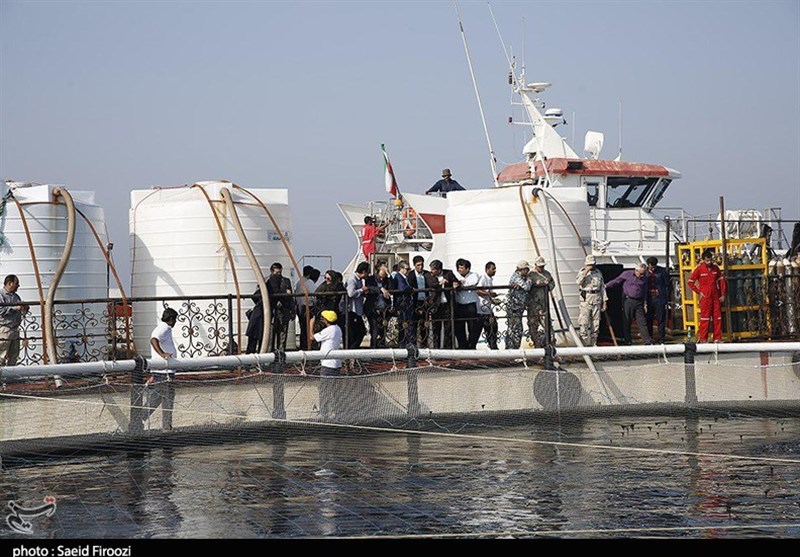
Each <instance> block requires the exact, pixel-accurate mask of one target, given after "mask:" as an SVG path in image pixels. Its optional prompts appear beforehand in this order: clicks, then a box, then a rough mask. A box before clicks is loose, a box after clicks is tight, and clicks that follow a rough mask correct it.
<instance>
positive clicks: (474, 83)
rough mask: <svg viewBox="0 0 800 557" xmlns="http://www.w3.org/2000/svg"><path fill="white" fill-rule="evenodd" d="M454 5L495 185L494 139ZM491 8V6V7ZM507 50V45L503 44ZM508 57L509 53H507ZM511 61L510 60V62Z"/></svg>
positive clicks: (455, 3) (459, 13)
mask: <svg viewBox="0 0 800 557" xmlns="http://www.w3.org/2000/svg"><path fill="white" fill-rule="evenodd" d="M453 6H454V7H455V9H456V15H457V16H458V28H459V29H460V30H461V41H462V42H463V43H464V53H465V54H466V55H467V64H468V65H469V74H470V76H471V77H472V87H473V88H474V89H475V98H477V99H478V110H479V111H480V113H481V121H482V122H483V132H484V134H485V135H486V143H487V144H488V145H489V165H490V166H491V167H492V180H493V181H494V185H495V187H497V186H498V185H499V184H498V183H497V159H496V158H495V156H494V149H492V140H491V139H490V138H489V128H488V127H487V126H486V116H485V115H484V114H483V104H482V103H481V95H480V93H479V92H478V82H477V81H476V80H475V71H474V70H473V69H472V59H471V58H470V56H469V48H468V47H467V35H466V33H464V24H463V23H462V22H461V12H459V11H458V2H457V1H456V0H453ZM489 9H490V10H491V7H490V8H489ZM503 50H505V46H503ZM506 59H508V53H506ZM510 63H511V61H510V60H509V64H510Z"/></svg>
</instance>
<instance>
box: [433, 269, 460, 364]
mask: <svg viewBox="0 0 800 557" xmlns="http://www.w3.org/2000/svg"><path fill="white" fill-rule="evenodd" d="M430 269H431V277H433V279H434V281H435V283H434V288H435V289H436V290H435V292H434V300H435V302H436V307H435V309H434V311H433V313H432V315H431V322H432V325H433V336H432V341H433V342H432V345H433V348H452V347H453V327H452V325H453V322H452V317H453V315H452V311H453V309H454V308H453V305H452V304H453V283H454V282H457V279H456V276H455V274H454V273H453V271H451V270H450V269H444V268H443V266H442V262H441V261H439V260H438V259H434V260H433V261H431V264H430Z"/></svg>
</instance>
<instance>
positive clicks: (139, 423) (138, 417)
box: [128, 354, 147, 434]
mask: <svg viewBox="0 0 800 557" xmlns="http://www.w3.org/2000/svg"><path fill="white" fill-rule="evenodd" d="M134 361H135V362H136V365H135V366H134V368H133V370H132V371H131V410H130V422H129V423H128V433H133V434H138V433H143V432H144V420H145V416H146V412H145V409H144V408H143V406H144V385H145V381H144V375H145V371H146V370H147V360H145V359H144V358H143V357H142V356H140V355H138V354H137V355H136V356H135V357H134Z"/></svg>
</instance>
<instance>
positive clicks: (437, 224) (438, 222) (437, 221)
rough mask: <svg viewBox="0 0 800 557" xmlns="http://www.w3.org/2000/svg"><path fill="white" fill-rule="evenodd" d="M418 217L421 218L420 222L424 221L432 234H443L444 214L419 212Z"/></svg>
mask: <svg viewBox="0 0 800 557" xmlns="http://www.w3.org/2000/svg"><path fill="white" fill-rule="evenodd" d="M419 218H421V219H422V222H424V223H425V224H426V225H427V227H428V228H430V229H431V233H432V234H444V231H445V224H444V215H436V214H434V213H419Z"/></svg>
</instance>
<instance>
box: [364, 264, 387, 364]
mask: <svg viewBox="0 0 800 557" xmlns="http://www.w3.org/2000/svg"><path fill="white" fill-rule="evenodd" d="M376 267H377V271H375V274H373V275H370V276H368V277H367V278H366V279H365V281H364V283H365V284H366V285H367V286H368V287H369V291H368V292H367V296H366V299H365V300H364V315H365V316H366V317H367V321H368V322H369V337H370V338H369V347H370V348H385V347H386V342H385V341H386V321H387V312H388V310H389V309H390V308H391V306H392V295H391V294H390V293H389V290H391V288H392V279H391V277H390V276H389V266H388V265H387V264H386V261H378V263H377V264H376Z"/></svg>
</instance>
